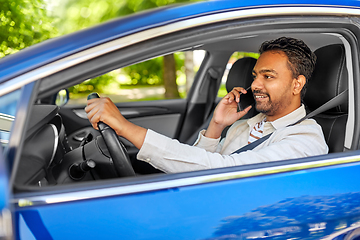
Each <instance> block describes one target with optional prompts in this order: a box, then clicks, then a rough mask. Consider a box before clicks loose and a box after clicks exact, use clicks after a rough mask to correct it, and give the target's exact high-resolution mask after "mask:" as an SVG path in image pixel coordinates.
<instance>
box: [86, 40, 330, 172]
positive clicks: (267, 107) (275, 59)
mask: <svg viewBox="0 0 360 240" xmlns="http://www.w3.org/2000/svg"><path fill="white" fill-rule="evenodd" d="M259 52H260V57H259V59H258V60H257V62H256V65H255V67H254V69H253V78H254V81H253V82H252V84H251V90H252V92H253V95H254V98H255V108H256V110H257V111H258V112H259V114H258V115H256V116H254V117H253V118H250V119H248V120H241V118H242V117H243V116H244V115H245V114H246V113H247V112H248V111H249V110H250V108H251V106H249V107H247V108H245V109H244V110H243V111H239V112H238V108H237V105H238V103H239V101H240V95H241V94H246V93H247V91H246V90H245V89H244V88H242V87H235V88H234V89H233V90H232V91H231V92H229V93H228V94H227V95H226V96H225V97H224V98H223V99H222V100H221V101H220V102H219V104H218V105H217V107H216V108H215V111H214V114H213V117H212V119H211V121H210V124H209V127H208V128H207V130H202V131H201V132H200V133H199V136H198V139H197V140H196V142H195V144H194V145H193V146H189V145H186V144H182V143H180V142H178V141H177V140H173V139H170V138H168V137H166V136H163V135H161V134H158V133H156V132H154V131H152V130H150V129H145V128H142V127H140V126H137V125H135V124H133V123H131V122H129V121H128V120H126V119H125V118H124V117H123V116H122V115H121V113H120V112H119V110H118V108H117V107H116V106H115V104H114V103H113V102H112V101H111V100H110V99H109V98H100V99H91V100H88V105H87V107H86V108H85V111H86V112H87V116H88V118H89V120H90V122H91V124H92V125H93V127H94V128H95V129H97V123H98V122H99V121H102V122H104V123H106V124H108V125H109V126H110V127H112V128H113V129H114V130H115V132H116V133H117V134H118V135H119V136H122V137H125V138H126V139H128V140H129V141H130V142H132V143H133V144H134V145H135V146H136V147H137V148H139V149H140V151H139V153H138V155H137V158H138V159H139V160H142V161H146V162H148V163H150V164H151V165H153V166H154V167H155V168H158V169H160V170H162V171H164V172H167V173H171V172H184V171H194V170H202V169H210V168H219V167H228V166H236V165H244V164H252V163H262V162H270V161H279V160H285V159H292V158H301V157H308V156H314V155H320V154H326V153H327V152H328V147H327V145H326V142H325V139H324V136H323V132H322V129H321V127H320V125H318V124H317V123H316V121H315V120H313V119H305V120H303V121H301V122H300V123H297V124H295V125H293V126H289V125H291V124H294V123H296V122H297V121H298V120H300V119H302V118H303V117H304V116H305V115H306V111H305V107H304V105H303V104H302V103H301V100H302V98H303V96H304V94H305V91H306V85H307V81H308V80H309V79H310V77H311V74H312V72H313V70H314V66H315V61H316V56H315V54H314V53H313V52H312V51H311V50H310V49H309V47H308V46H307V45H306V44H305V43H304V42H303V41H301V40H298V39H294V38H288V37H281V38H278V39H275V40H272V41H266V42H264V43H263V44H262V45H261V47H260V49H259ZM229 125H232V126H231V127H230V128H229V130H228V132H227V134H226V137H225V138H224V139H222V140H220V136H221V133H222V131H223V130H224V128H225V127H227V126H229ZM271 133H272V135H271V136H270V137H269V138H268V139H267V140H265V141H264V142H262V143H261V144H259V145H258V146H256V147H254V148H253V149H252V150H247V151H241V152H238V153H234V152H235V151H237V150H238V149H240V148H242V147H243V146H246V145H247V144H249V143H252V142H254V141H257V139H261V138H262V137H264V136H266V135H268V134H271Z"/></svg>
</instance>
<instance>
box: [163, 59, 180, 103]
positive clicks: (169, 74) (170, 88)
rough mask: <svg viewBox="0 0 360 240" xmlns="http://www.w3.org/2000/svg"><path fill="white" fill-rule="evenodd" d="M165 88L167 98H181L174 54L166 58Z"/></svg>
mask: <svg viewBox="0 0 360 240" xmlns="http://www.w3.org/2000/svg"><path fill="white" fill-rule="evenodd" d="M164 86H165V98H168V99H173V98H180V95H179V90H178V86H177V84H176V68H175V59H174V54H169V55H166V56H164Z"/></svg>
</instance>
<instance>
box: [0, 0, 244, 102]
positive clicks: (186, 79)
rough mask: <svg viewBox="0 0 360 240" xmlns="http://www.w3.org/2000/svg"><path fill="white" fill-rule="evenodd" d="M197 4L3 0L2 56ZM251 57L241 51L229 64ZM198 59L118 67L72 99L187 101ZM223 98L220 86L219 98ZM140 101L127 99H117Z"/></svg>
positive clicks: (183, 56) (177, 56)
mask: <svg viewBox="0 0 360 240" xmlns="http://www.w3.org/2000/svg"><path fill="white" fill-rule="evenodd" d="M196 1H199V0H11V1H10V0H0V58H2V57H5V56H6V55H9V54H13V53H15V52H17V51H19V50H21V49H23V48H26V47H28V46H31V45H33V44H36V43H39V42H42V41H44V40H46V39H49V38H54V37H58V36H61V35H65V34H69V33H72V32H75V31H78V30H81V29H85V28H88V27H91V26H94V25H97V24H99V23H101V22H105V21H108V20H110V19H113V18H116V17H122V16H126V15H129V14H133V13H136V12H140V11H144V10H146V9H151V8H156V7H162V6H166V5H169V4H185V3H189V2H196ZM202 54H203V53H202ZM249 54H251V53H237V54H235V55H233V58H234V60H231V59H230V62H231V61H235V58H236V59H237V58H239V57H243V56H247V55H249ZM202 57H203V55H202ZM195 58H198V57H197V56H195V53H194V52H178V53H174V54H170V55H166V56H161V57H158V58H154V59H151V60H148V61H145V62H142V63H138V64H135V65H132V66H129V67H125V68H122V69H117V70H114V71H112V72H109V73H107V74H104V75H102V76H99V77H96V78H93V79H89V80H87V81H85V82H83V83H82V84H79V85H76V86H73V87H71V88H69V90H70V97H71V99H82V98H85V96H86V95H87V94H88V93H90V92H99V93H102V94H103V95H108V96H110V95H112V96H114V97H118V96H120V95H121V94H122V93H124V92H129V89H137V90H138V91H142V92H144V91H143V90H141V89H144V88H145V87H146V88H147V89H148V88H153V90H152V92H154V91H155V92H157V94H155V95H151V96H150V97H148V96H145V97H144V96H143V97H141V100H156V99H172V98H180V97H181V98H185V97H186V93H187V91H188V90H189V86H191V83H192V80H193V79H192V78H193V77H194V75H195V72H196V71H197V68H198V67H199V66H198V65H197V64H195V63H194V62H195V60H194V59H195ZM189 61H190V65H189ZM139 89H140V90H139ZM162 89H163V90H162ZM131 94H133V95H134V91H132V93H131ZM225 94H226V90H225V87H224V86H223V85H222V87H221V89H220V95H219V96H220V97H221V95H225ZM137 99H138V98H135V99H134V98H133V97H125V98H122V99H119V101H128V100H129V101H132V100H134V101H138V100H137ZM115 101H117V100H115Z"/></svg>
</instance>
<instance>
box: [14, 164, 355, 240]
mask: <svg viewBox="0 0 360 240" xmlns="http://www.w3.org/2000/svg"><path fill="white" fill-rule="evenodd" d="M359 171H360V163H353V164H346V165H342V166H336V167H324V168H318V169H310V170H302V171H294V172H287V173H281V174H275V175H268V176H262V177H256V178H245V179H238V180H231V181H222V182H217V183H209V184H203V185H196V186H187V187H180V188H174V189H167V190H162V191H154V192H146V193H138V194H129V195H125V196H114V197H109V198H101V199H93V200H87V201H78V202H71V203H63V204H54V205H48V206H43V207H36V208H33V207H30V208H20V209H17V210H16V211H17V213H18V214H19V215H20V216H25V217H23V219H25V222H26V220H27V219H26V218H27V217H26V216H29V215H32V216H35V215H36V216H37V217H36V218H29V220H28V221H31V224H32V225H33V226H34V225H35V226H36V227H35V228H33V229H27V230H26V232H27V233H28V234H30V233H31V234H32V235H34V236H35V237H37V236H36V235H39V234H43V231H41V228H42V227H41V226H45V228H46V229H47V231H48V233H49V234H50V235H51V237H52V238H53V239H63V236H71V238H72V239H220V237H221V236H226V235H229V236H230V235H232V234H233V235H234V234H235V235H237V236H240V234H241V232H242V231H244V232H243V233H245V231H248V232H261V231H265V230H266V232H269V231H271V230H272V229H278V228H279V226H278V225H276V220H277V219H276V216H277V217H279V216H281V213H282V211H284V209H285V208H281V207H278V206H282V204H283V203H284V202H286V201H289V202H290V203H291V202H294V204H290V205H291V207H292V208H294V209H296V210H297V211H291V210H289V209H288V211H287V214H288V215H287V218H288V219H294V221H292V222H288V223H287V224H283V227H288V228H289V229H294V227H295V226H297V227H299V228H295V230H292V231H290V230H288V231H289V232H288V233H287V234H284V235H283V236H278V238H277V239H288V238H291V237H300V239H304V238H307V239H317V238H318V237H322V236H325V235H327V234H330V233H332V232H331V230H334V229H331V230H330V233H328V232H326V231H318V232H315V233H314V234H313V233H309V231H308V228H309V225H308V224H314V223H318V222H319V220H317V219H319V215H320V216H321V217H322V218H320V219H321V220H320V221H322V222H324V221H329V222H331V223H333V226H334V228H335V227H338V226H339V224H343V223H346V224H348V225H350V224H352V223H353V222H355V221H356V220H360V218H359V213H360V210H359V212H346V211H341V210H342V209H345V206H346V204H352V205H351V206H352V207H354V199H355V200H356V201H357V203H355V204H360V199H359V196H360V186H359V184H358V182H359V181H360V174H358V173H359ZM341 196H345V197H346V200H343V201H342V202H341V204H342V205H339V204H338V205H335V206H333V209H329V210H326V208H325V210H324V209H322V206H323V205H324V201H321V199H329V198H330V199H331V198H337V197H341ZM349 196H350V197H349ZM351 196H353V197H351ZM311 198H314V199H315V200H316V201H320V202H319V203H318V205H317V204H315V206H314V209H315V210H316V209H317V211H308V209H306V208H305V209H304V210H301V209H303V208H304V207H305V206H307V205H306V202H307V201H309V199H311ZM269 205H275V209H277V212H274V211H269V212H267V214H263V215H261V216H258V218H255V220H253V224H252V226H251V227H249V228H248V229H243V228H242V227H244V226H243V225H240V226H239V225H237V224H236V220H239V219H242V218H244V217H246V216H247V215H249V214H250V215H251V214H253V215H254V214H255V215H256V212H259V211H260V212H261V209H263V208H264V207H266V206H269ZM296 205H297V206H298V208H295V206H296ZM355 206H356V205H355ZM325 207H326V206H325ZM34 211H35V212H34ZM331 211H334V212H335V211H336V212H337V215H336V216H332V215H331ZM304 212H306V217H304ZM339 213H340V214H339ZM356 214H357V216H358V217H357V218H354V215H355V216H356ZM69 216H71V218H69ZM302 216H303V217H302ZM39 217H40V218H41V219H40V218H39ZM19 219H20V220H21V218H17V222H16V226H17V227H18V228H17V234H18V235H24V233H21V232H20V231H21V230H22V231H23V232H25V230H24V224H23V225H21V222H20V220H19ZM34 219H38V221H39V224H34ZM22 221H23V220H22ZM231 223H232V224H231ZM226 224H227V225H226ZM228 225H230V227H227V226H228ZM241 226H242V227H241ZM20 227H22V228H23V229H21V228H20ZM299 229H300V230H302V231H300V230H299ZM241 230H242V231H241ZM31 231H32V232H31ZM277 231H279V230H277ZM328 231H329V229H328Z"/></svg>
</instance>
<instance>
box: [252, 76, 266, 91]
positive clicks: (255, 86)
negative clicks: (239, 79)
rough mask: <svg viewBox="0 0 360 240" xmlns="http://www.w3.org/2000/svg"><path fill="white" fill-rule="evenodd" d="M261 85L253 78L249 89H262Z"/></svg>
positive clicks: (259, 81)
mask: <svg viewBox="0 0 360 240" xmlns="http://www.w3.org/2000/svg"><path fill="white" fill-rule="evenodd" d="M262 87H263V84H262V82H261V80H260V78H259V77H258V76H256V77H254V80H253V82H252V83H251V89H252V90H254V89H262Z"/></svg>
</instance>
